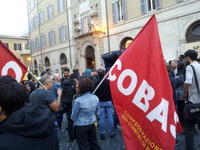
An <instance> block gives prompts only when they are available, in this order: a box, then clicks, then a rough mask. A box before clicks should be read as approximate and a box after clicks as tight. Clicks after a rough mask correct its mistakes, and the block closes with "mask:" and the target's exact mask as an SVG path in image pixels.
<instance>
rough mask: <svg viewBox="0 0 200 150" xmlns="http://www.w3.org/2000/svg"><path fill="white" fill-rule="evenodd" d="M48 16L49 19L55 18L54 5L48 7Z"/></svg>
mask: <svg viewBox="0 0 200 150" xmlns="http://www.w3.org/2000/svg"><path fill="white" fill-rule="evenodd" d="M47 15H48V19H52V18H53V5H49V6H48V7H47Z"/></svg>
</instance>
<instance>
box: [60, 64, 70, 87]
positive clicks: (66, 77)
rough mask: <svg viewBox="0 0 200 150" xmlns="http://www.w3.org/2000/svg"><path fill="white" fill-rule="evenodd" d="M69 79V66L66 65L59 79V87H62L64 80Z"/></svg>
mask: <svg viewBox="0 0 200 150" xmlns="http://www.w3.org/2000/svg"><path fill="white" fill-rule="evenodd" d="M68 79H69V68H68V67H66V68H65V69H64V70H63V77H62V79H61V81H60V82H61V87H63V83H64V82H65V80H68Z"/></svg>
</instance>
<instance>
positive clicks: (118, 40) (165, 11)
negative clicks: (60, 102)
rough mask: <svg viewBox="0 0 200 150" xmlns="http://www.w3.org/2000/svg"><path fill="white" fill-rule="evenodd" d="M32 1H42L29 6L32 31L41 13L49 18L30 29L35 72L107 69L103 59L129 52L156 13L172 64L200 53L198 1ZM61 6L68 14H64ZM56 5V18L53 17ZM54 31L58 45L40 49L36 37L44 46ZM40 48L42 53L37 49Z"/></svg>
mask: <svg viewBox="0 0 200 150" xmlns="http://www.w3.org/2000/svg"><path fill="white" fill-rule="evenodd" d="M28 1H29V5H30V4H31V2H32V3H33V1H35V2H36V3H37V5H35V7H34V8H33V9H32V10H31V9H30V7H29V25H30V28H31V25H32V24H33V25H34V26H36V25H35V23H33V22H35V21H34V20H37V19H34V18H36V17H35V16H37V14H38V16H42V15H40V14H41V12H42V11H44V12H45V13H44V14H45V15H44V16H45V17H44V18H46V19H44V21H43V23H38V24H39V25H38V26H36V27H34V29H32V28H31V29H32V30H30V39H31V45H32V49H33V51H32V52H33V54H32V57H33V59H32V60H33V64H34V69H35V70H38V71H39V70H41V69H47V70H50V72H51V73H54V72H59V73H61V70H62V68H63V67H65V66H68V67H69V68H78V69H79V70H80V72H84V70H85V68H92V69H98V68H102V67H104V64H103V61H102V59H101V55H102V54H104V53H109V52H112V51H114V50H121V49H125V48H126V47H127V46H128V45H129V44H130V43H131V41H132V40H134V38H135V37H136V35H137V34H138V33H139V31H140V30H141V28H142V27H143V26H144V24H145V23H146V22H147V21H148V19H149V18H150V17H151V16H152V15H153V14H156V18H157V21H158V27H159V33H160V38H161V44H162V49H163V54H164V57H165V59H166V60H167V61H169V60H172V59H177V58H178V55H180V54H183V53H184V51H185V50H187V49H189V48H193V49H196V50H197V51H200V1H199V0H51V1H49V0H38V1H37V0H28ZM33 4H34V3H33ZM33 4H32V5H33ZM61 4H63V6H64V7H63V9H64V11H63V12H61V13H59V9H58V8H59V6H61ZM51 5H53V6H52V7H53V11H52V12H53V17H52V18H51V16H50V19H48V18H49V16H48V12H51V9H50V8H49V6H51ZM66 8H67V9H66ZM40 18H42V17H40ZM39 22H42V21H41V19H40V21H39ZM62 26H65V29H66V32H65V35H66V39H65V40H64V41H62V42H60V41H59V38H60V34H61V32H60V27H62ZM51 31H54V34H55V36H54V44H53V45H52V44H50V43H49V42H46V45H45V47H44V46H43V47H42V46H39V45H42V44H37V43H39V42H37V39H38V41H39V39H40V43H42V41H43V40H42V39H43V37H42V35H44V36H45V37H46V41H47V39H50V38H48V36H50V32H51ZM39 35H40V36H39ZM61 35H62V34H61ZM44 41H45V40H44ZM35 47H38V48H37V49H38V50H34V48H35ZM35 49H36V48H35ZM61 58H62V59H61ZM41 60H43V61H41ZM64 60H66V61H64ZM42 62H43V63H42ZM48 62H49V63H48ZM41 66H43V67H41Z"/></svg>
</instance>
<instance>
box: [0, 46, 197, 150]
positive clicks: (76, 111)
mask: <svg viewBox="0 0 200 150" xmlns="http://www.w3.org/2000/svg"><path fill="white" fill-rule="evenodd" d="M197 56H198V54H197V52H196V51H195V50H188V51H186V52H185V54H184V55H181V56H180V57H179V60H172V61H170V62H169V63H167V70H168V74H169V78H170V81H171V84H172V88H173V94H174V103H175V106H176V108H177V112H178V115H179V118H180V122H181V124H182V125H183V127H184V128H185V136H186V138H185V139H186V149H187V150H194V141H193V133H194V126H195V125H196V124H198V119H197V121H186V120H185V119H184V113H183V112H184V111H183V110H184V105H185V102H186V101H188V102H191V103H200V91H199V89H198V88H197V85H196V82H195V79H194V72H193V70H192V66H193V67H194V69H195V73H196V77H197V81H198V85H199V86H200V64H199V62H198V61H199V59H198V58H197ZM105 74H106V71H105V70H103V69H98V70H91V69H86V71H85V74H84V75H82V76H81V75H80V74H79V71H78V69H74V70H73V73H71V74H70V70H69V68H67V67H66V68H65V69H64V70H63V73H62V75H63V77H62V78H61V77H60V75H59V74H57V73H56V74H53V76H50V75H48V72H45V71H43V72H42V73H41V78H40V80H39V83H38V81H36V80H35V78H34V77H33V76H32V75H31V74H28V76H27V78H28V80H27V81H23V82H22V84H19V83H17V81H16V80H14V79H13V78H11V77H9V76H2V77H0V141H1V144H0V150H14V149H16V147H17V149H20V150H27V149H29V150H35V149H38V150H58V149H59V144H58V143H59V137H60V133H61V132H60V130H61V127H62V120H63V114H65V115H66V118H67V123H68V125H67V131H68V136H69V143H71V144H72V143H73V141H74V140H75V139H76V140H77V143H78V147H79V149H80V150H100V149H101V148H100V146H99V144H98V140H97V139H98V138H97V136H99V137H100V139H101V140H105V138H107V137H109V138H113V137H114V136H115V130H114V128H115V127H116V125H118V123H119V122H118V118H117V115H116V111H115V109H114V107H113V103H112V96H111V93H110V86H109V80H108V79H105V80H104V81H103V82H102V84H101V85H100V87H99V88H98V89H97V90H96V92H95V93H94V94H93V93H92V92H93V91H94V89H95V87H96V86H97V85H98V84H99V83H100V81H101V80H102V79H103V77H104V76H105ZM96 122H97V123H98V128H99V130H98V132H99V133H98V135H97V134H96V127H97V126H96V124H95V123H96ZM106 122H107V123H106ZM106 124H107V125H108V130H106V126H105V125H106ZM11 143H12V144H11Z"/></svg>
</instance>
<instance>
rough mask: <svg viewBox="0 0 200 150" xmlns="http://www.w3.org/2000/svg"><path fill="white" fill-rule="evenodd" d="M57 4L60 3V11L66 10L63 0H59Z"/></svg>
mask: <svg viewBox="0 0 200 150" xmlns="http://www.w3.org/2000/svg"><path fill="white" fill-rule="evenodd" d="M57 4H58V12H59V13H61V12H64V2H63V0H57Z"/></svg>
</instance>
